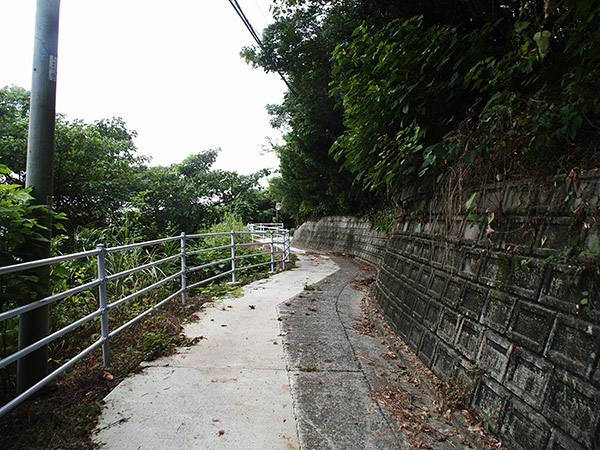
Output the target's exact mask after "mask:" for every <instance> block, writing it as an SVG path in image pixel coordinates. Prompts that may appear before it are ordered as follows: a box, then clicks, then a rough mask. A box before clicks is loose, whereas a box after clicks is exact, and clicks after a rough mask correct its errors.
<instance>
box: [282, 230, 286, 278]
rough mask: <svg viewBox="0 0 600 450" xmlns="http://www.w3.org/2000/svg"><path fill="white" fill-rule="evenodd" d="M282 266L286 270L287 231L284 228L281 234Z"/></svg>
mask: <svg viewBox="0 0 600 450" xmlns="http://www.w3.org/2000/svg"><path fill="white" fill-rule="evenodd" d="M281 238H282V239H281V267H282V268H283V270H285V260H286V255H287V232H286V231H285V230H284V231H283V234H282V235H281Z"/></svg>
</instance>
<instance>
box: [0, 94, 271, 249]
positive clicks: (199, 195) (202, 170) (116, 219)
mask: <svg viewBox="0 0 600 450" xmlns="http://www.w3.org/2000/svg"><path fill="white" fill-rule="evenodd" d="M28 121H29V92H27V91H26V90H24V89H22V88H17V87H14V86H13V87H5V88H3V89H1V90H0V162H1V163H3V164H5V165H7V166H9V164H10V165H11V166H12V167H11V166H9V167H11V169H13V170H12V171H8V170H7V171H4V172H3V173H2V174H0V179H2V180H3V181H4V182H5V183H6V184H7V185H13V184H14V185H16V186H19V185H20V186H21V188H22V185H23V184H24V181H25V163H26V153H27V129H28ZM135 137H136V133H135V131H133V130H130V129H129V128H128V127H127V125H126V124H125V122H124V121H123V119H121V118H113V119H103V120H99V121H96V122H94V123H93V124H88V123H85V122H84V121H81V120H74V121H68V120H66V119H65V118H64V117H63V116H60V115H59V116H58V117H57V121H56V138H55V161H54V206H53V208H54V210H55V211H56V212H59V213H62V214H64V215H66V216H68V218H69V220H68V221H67V222H66V223H65V225H66V226H67V230H66V231H67V234H68V235H69V236H72V237H75V236H76V235H81V233H82V231H81V229H82V228H102V229H114V227H115V226H118V225H119V224H122V223H131V221H136V223H137V225H138V227H139V229H140V233H139V234H138V235H137V237H138V238H140V239H143V238H155V237H157V236H162V235H165V234H172V233H180V232H182V231H184V232H187V233H191V232H196V231H198V230H200V229H203V228H206V227H207V226H209V225H210V224H211V223H213V222H214V221H219V220H220V219H221V217H222V216H223V215H224V214H225V213H227V212H233V213H235V214H237V216H238V218H239V219H240V220H244V221H247V222H252V221H257V220H264V219H265V216H269V217H272V209H273V205H274V203H275V201H274V200H271V199H270V198H269V194H268V191H267V190H265V189H264V188H262V187H261V186H260V182H261V180H262V179H263V178H264V177H265V176H267V175H269V172H268V171H267V170H261V171H258V172H256V173H254V174H250V175H240V174H237V173H235V172H230V171H224V170H213V169H212V165H213V164H214V162H215V161H216V158H217V155H218V153H219V150H218V149H216V150H206V151H203V152H199V153H196V154H194V155H190V156H189V157H188V158H186V159H185V160H184V161H182V162H181V163H179V164H173V165H171V166H169V167H162V166H156V167H148V166H147V165H146V164H147V163H148V158H146V157H141V156H137V155H136V152H137V149H136V147H135V144H134V138H135ZM24 192H25V191H23V195H24ZM23 207H24V206H23ZM268 221H270V219H269V220H268ZM84 234H85V233H84ZM62 242H63V245H68V243H69V240H68V239H67V240H62ZM71 246H72V247H73V248H75V247H76V243H73V244H72V245H71Z"/></svg>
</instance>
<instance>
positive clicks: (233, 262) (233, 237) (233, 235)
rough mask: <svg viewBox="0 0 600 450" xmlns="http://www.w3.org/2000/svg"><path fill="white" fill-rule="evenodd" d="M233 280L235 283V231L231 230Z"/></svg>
mask: <svg viewBox="0 0 600 450" xmlns="http://www.w3.org/2000/svg"><path fill="white" fill-rule="evenodd" d="M231 282H232V283H235V231H233V230H231Z"/></svg>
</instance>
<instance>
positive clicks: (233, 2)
mask: <svg viewBox="0 0 600 450" xmlns="http://www.w3.org/2000/svg"><path fill="white" fill-rule="evenodd" d="M229 4H230V5H231V6H232V7H233V9H234V10H235V12H236V13H237V15H238V16H239V18H240V19H241V20H242V22H243V23H244V25H245V26H246V28H247V29H248V31H249V32H250V35H251V36H252V38H253V39H254V41H255V42H256V43H257V44H258V46H259V47H260V49H261V50H262V51H263V54H264V55H265V57H266V58H268V59H269V60H270V61H271V63H272V64H273V66H274V67H275V70H276V72H277V73H278V74H279V76H280V77H281V79H282V80H283V82H284V83H285V84H286V86H287V87H288V89H289V90H290V92H291V93H292V94H294V95H296V96H297V94H296V92H295V91H294V89H293V88H292V86H290V83H289V82H288V80H287V79H286V78H285V76H284V75H283V73H282V72H281V70H279V68H278V67H277V64H275V61H273V59H271V56H270V55H269V53H268V52H267V49H266V47H265V46H264V44H263V43H262V40H261V39H260V37H258V34H256V31H255V30H254V27H253V26H252V24H251V23H250V21H249V20H248V18H247V17H246V14H244V11H243V10H242V7H241V6H240V5H239V3H238V2H237V0H229Z"/></svg>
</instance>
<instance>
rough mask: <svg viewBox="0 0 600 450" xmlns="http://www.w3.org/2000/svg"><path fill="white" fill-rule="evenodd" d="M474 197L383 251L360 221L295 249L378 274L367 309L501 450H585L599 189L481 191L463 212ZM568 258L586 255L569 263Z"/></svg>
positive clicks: (317, 234) (592, 407)
mask: <svg viewBox="0 0 600 450" xmlns="http://www.w3.org/2000/svg"><path fill="white" fill-rule="evenodd" d="M470 196H471V193H464V195H462V196H458V198H457V200H458V201H457V202H456V204H457V205H461V208H458V210H457V211H456V212H455V213H454V214H453V215H452V216H450V218H448V215H447V214H442V213H441V211H440V210H441V209H442V206H441V205H442V203H440V204H438V205H437V206H435V205H434V206H431V205H429V206H428V208H427V211H428V212H427V213H424V214H422V215H421V216H420V218H418V217H411V216H409V215H406V216H404V217H402V216H401V217H399V218H398V220H397V222H396V225H395V229H394V231H393V233H392V235H391V236H390V237H389V238H388V239H387V240H386V238H385V237H384V236H383V235H382V234H381V233H374V232H370V231H369V229H368V224H367V223H366V222H364V221H358V220H356V219H349V218H345V217H344V218H339V217H328V218H326V219H323V220H321V221H319V222H317V223H314V222H311V223H307V224H305V225H303V226H302V227H301V228H300V229H299V230H298V231H297V232H296V235H295V241H296V242H298V243H301V244H303V245H306V246H309V247H311V246H313V247H315V248H321V249H331V250H337V251H344V252H351V253H354V254H356V255H358V256H361V257H363V258H364V259H367V260H368V261H371V262H374V263H376V264H378V265H379V267H380V270H379V275H378V278H377V283H376V287H375V292H374V296H375V301H376V302H377V304H378V305H379V307H380V308H381V310H382V311H383V312H384V314H385V316H386V318H387V319H388V321H389V322H390V324H391V325H392V326H393V327H394V328H395V329H396V331H397V332H398V334H399V335H400V336H401V337H402V338H403V339H404V340H405V341H406V343H407V344H408V345H409V346H410V347H411V348H412V349H413V350H414V351H415V352H416V353H417V355H419V357H420V358H421V359H422V360H423V361H424V362H425V363H426V364H427V365H428V366H429V367H430V368H431V369H432V370H433V371H434V372H435V373H436V375H438V376H439V377H440V378H442V379H444V380H451V381H453V382H454V383H456V384H457V385H462V384H464V385H465V387H466V390H467V391H470V392H472V395H471V396H470V398H469V399H468V401H469V404H470V406H471V407H472V408H473V409H475V410H476V411H477V413H478V414H479V416H480V417H481V418H482V419H483V420H484V421H485V423H486V424H487V425H488V426H489V428H490V429H491V430H492V431H493V432H495V433H496V434H497V435H498V436H499V437H500V438H501V439H502V440H503V441H504V442H505V443H506V444H507V446H508V447H509V448H513V449H520V448H522V449H577V448H592V447H593V446H594V445H597V441H598V440H600V436H599V432H600V428H599V427H600V425H599V424H600V389H599V387H600V367H599V364H598V357H599V355H600V320H599V319H600V314H599V311H600V305H599V303H600V299H599V298H598V297H599V295H598V286H599V285H600V280H599V279H600V274H599V273H597V272H596V271H597V270H598V266H597V261H598V260H597V259H595V263H594V258H597V257H598V254H596V251H597V250H600V249H599V247H598V246H599V243H598V224H597V223H596V222H595V220H596V219H597V217H598V201H599V198H600V177H599V176H598V173H597V172H593V173H591V174H590V173H588V174H587V175H580V176H579V177H578V178H577V179H575V178H558V179H556V180H554V182H553V183H552V184H550V185H548V186H539V185H535V184H509V185H504V186H502V187H493V186H492V187H488V188H487V189H486V193H485V195H479V194H478V195H476V196H475V198H474V201H473V203H472V207H471V209H470V210H469V211H465V209H464V205H465V202H466V200H467V199H468V198H470ZM492 212H494V215H493V216H492V214H491V213H492ZM475 222H476V223H477V224H476V225H473V224H474V223H475ZM577 245H580V246H581V248H583V249H585V252H586V253H583V254H580V250H581V249H580V250H579V251H578V252H577V255H578V256H577V255H576V256H575V258H574V259H571V260H567V258H566V257H565V250H568V249H569V248H575V247H577ZM381 250H383V251H382V252H381ZM567 263H572V264H573V263H574V264H576V266H573V265H572V266H571V267H569V265H568V264H567ZM592 263H593V264H596V266H594V265H593V264H592ZM586 264H587V265H586ZM577 267H578V268H579V271H580V272H581V273H580V274H579V275H578V274H577V273H576V268H577ZM590 268H591V269H590ZM586 292H587V295H586ZM586 298H587V299H588V300H589V303H588V304H585V305H584V304H582V303H581V301H582V300H584V299H586ZM584 303H585V300H584ZM595 441H596V444H594V442H595Z"/></svg>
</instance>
